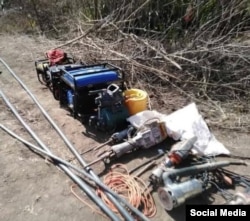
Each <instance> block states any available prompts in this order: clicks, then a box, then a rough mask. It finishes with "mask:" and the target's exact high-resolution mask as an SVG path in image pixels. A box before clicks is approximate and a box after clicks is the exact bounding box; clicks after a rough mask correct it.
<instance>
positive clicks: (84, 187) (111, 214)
mask: <svg viewBox="0 0 250 221" xmlns="http://www.w3.org/2000/svg"><path fill="white" fill-rule="evenodd" d="M0 96H1V97H2V98H3V100H4V102H5V103H6V104H7V106H8V107H9V108H10V109H11V111H12V112H13V114H14V115H15V116H16V118H17V119H18V120H19V121H20V122H21V124H22V125H23V126H24V127H25V128H26V130H27V131H28V132H29V134H30V135H31V136H32V137H33V138H34V139H35V140H36V142H37V143H38V144H39V146H40V147H41V148H42V149H44V150H45V151H46V152H47V153H50V154H51V151H50V150H49V148H48V147H47V146H46V145H45V144H44V143H43V142H42V141H41V140H40V139H39V138H38V136H37V135H36V134H35V132H34V131H33V130H32V129H31V128H30V127H29V126H28V125H27V124H26V123H25V121H24V120H23V119H22V117H21V116H20V115H19V113H18V112H17V111H16V109H15V108H14V107H13V105H12V104H11V103H10V102H9V100H8V99H7V97H6V96H5V95H4V93H3V92H2V91H1V90H0ZM59 167H60V168H61V169H62V170H63V171H64V172H65V173H66V174H67V175H68V176H69V177H70V178H71V179H72V180H73V181H74V182H76V183H77V184H78V185H79V186H80V187H81V189H82V190H83V191H84V192H85V193H86V194H87V195H88V196H89V197H90V198H91V199H92V200H93V201H94V202H95V203H96V204H97V205H98V206H99V207H100V209H101V210H102V211H103V212H104V213H105V214H106V215H107V216H108V217H110V218H111V219H112V220H114V221H118V220H120V219H119V218H118V217H117V215H116V214H114V212H113V211H111V210H110V208H108V207H107V205H106V204H105V203H104V202H103V201H102V200H101V199H100V198H99V197H97V195H96V194H95V193H94V192H93V191H92V190H91V189H90V188H89V186H88V185H87V184H86V183H84V182H83V181H82V180H81V179H80V178H79V177H78V176H76V175H75V174H74V173H72V171H71V170H70V169H69V168H68V167H66V166H65V165H63V164H59Z"/></svg>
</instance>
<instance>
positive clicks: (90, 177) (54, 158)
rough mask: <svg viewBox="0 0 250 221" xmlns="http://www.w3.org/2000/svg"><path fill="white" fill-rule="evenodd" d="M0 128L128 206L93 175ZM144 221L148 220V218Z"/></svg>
mask: <svg viewBox="0 0 250 221" xmlns="http://www.w3.org/2000/svg"><path fill="white" fill-rule="evenodd" d="M0 128H2V129H3V130H4V131H5V132H7V133H8V134H10V135H11V136H13V137H14V138H16V139H17V140H19V141H21V142H22V143H24V144H26V145H28V146H29V147H31V148H32V149H34V150H35V151H38V152H39V153H41V154H44V155H46V156H48V157H50V158H51V159H53V160H56V161H57V162H60V163H62V164H64V165H65V166H67V167H70V168H71V169H73V170H75V171H76V172H78V173H79V174H82V175H84V176H85V177H86V178H88V179H89V180H91V181H93V182H94V183H95V184H97V185H98V186H99V187H100V188H102V189H103V190H105V191H107V192H109V193H110V194H112V195H113V196H114V197H115V198H117V199H118V200H120V201H121V202H122V203H123V204H124V205H126V204H127V202H126V201H125V200H124V199H122V198H121V197H120V196H119V195H118V194H117V193H116V192H114V191H113V190H111V189H109V188H108V187H107V186H106V185H105V184H103V183H102V182H99V181H97V180H96V179H94V178H93V177H92V176H91V175H89V174H88V173H87V172H86V171H84V170H81V169H79V168H78V167H76V166H75V165H73V164H71V163H69V162H67V161H66V160H63V159H61V158H60V157H58V156H56V155H54V154H52V153H49V152H46V151H44V150H43V149H41V148H39V147H37V146H35V145H34V144H32V143H30V142H28V141H26V140H24V139H23V138H21V137H20V136H18V135H17V134H16V133H14V132H13V131H11V130H9V129H8V128H7V127H5V126H4V125H2V124H0ZM144 220H146V221H147V220H148V219H147V218H146V219H144Z"/></svg>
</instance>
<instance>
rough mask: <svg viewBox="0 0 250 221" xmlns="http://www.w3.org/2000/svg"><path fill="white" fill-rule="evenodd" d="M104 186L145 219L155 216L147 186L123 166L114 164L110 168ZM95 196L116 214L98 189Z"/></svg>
mask: <svg viewBox="0 0 250 221" xmlns="http://www.w3.org/2000/svg"><path fill="white" fill-rule="evenodd" d="M103 182H104V184H105V185H106V186H108V187H109V188H110V189H112V190H113V191H114V192H116V193H117V194H119V195H120V196H121V197H123V198H124V199H126V200H127V201H128V202H129V203H130V204H131V205H132V206H134V207H135V208H137V209H139V210H140V211H142V212H143V213H144V215H145V216H147V217H153V216H155V214H156V206H155V202H154V199H153V197H152V196H151V194H150V191H149V190H148V187H147V185H146V184H145V183H144V181H143V180H142V179H140V178H139V177H136V176H133V175H130V174H129V172H128V170H127V168H126V167H125V165H123V164H116V165H114V166H112V167H111V170H110V172H109V173H108V174H107V175H106V176H105V177H104V180H103ZM96 193H97V195H98V196H99V197H101V198H102V200H103V201H104V202H105V203H106V204H107V206H108V207H109V208H110V209H111V210H112V211H114V212H115V213H118V210H117V209H116V207H115V206H114V205H113V204H112V202H110V201H109V199H108V198H107V196H106V195H105V193H104V192H103V191H102V190H101V189H100V188H99V189H97V191H96Z"/></svg>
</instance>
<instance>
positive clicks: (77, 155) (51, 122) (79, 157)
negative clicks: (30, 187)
mask: <svg viewBox="0 0 250 221" xmlns="http://www.w3.org/2000/svg"><path fill="white" fill-rule="evenodd" d="M0 61H1V62H2V63H3V64H4V65H5V67H6V68H7V69H8V70H9V72H10V73H11V74H12V75H13V77H14V78H15V79H16V80H17V81H18V82H19V84H20V85H21V86H22V87H23V88H24V90H25V91H26V92H27V93H28V94H29V95H30V97H31V98H32V100H33V101H34V102H35V103H36V105H37V106H38V108H39V109H40V110H41V112H42V113H43V115H44V116H45V118H46V119H47V120H48V121H49V122H50V124H51V125H52V126H53V127H54V129H55V130H56V131H57V133H58V134H59V135H60V137H61V138H62V139H63V141H64V142H65V144H66V145H67V146H68V148H69V149H70V151H71V152H72V153H73V154H74V155H75V157H76V158H77V159H78V161H79V162H80V163H81V165H82V166H83V167H86V165H87V163H86V162H84V160H83V159H82V157H81V155H80V154H79V153H78V152H77V151H76V149H75V148H74V147H73V145H72V144H71V143H70V142H69V140H68V139H67V137H66V136H65V135H64V134H63V132H62V131H61V130H60V128H59V127H58V126H57V125H56V124H55V122H54V121H53V120H52V118H51V117H50V116H49V115H48V113H47V112H46V111H45V110H44V108H43V107H42V106H41V105H40V103H39V102H38V101H37V99H36V98H35V96H34V95H33V94H32V93H31V92H30V90H29V89H28V88H27V86H26V85H25V84H24V83H23V82H22V81H21V79H20V78H19V77H18V76H17V75H16V74H15V73H14V72H13V71H12V70H11V68H10V67H9V66H8V65H7V64H6V62H5V61H4V60H3V59H1V58H0ZM85 170H86V171H88V172H89V173H90V174H91V175H92V176H93V177H94V178H95V179H96V180H97V181H98V182H101V180H100V178H99V177H98V176H97V175H96V174H95V173H94V172H93V170H92V169H91V168H90V167H86V168H85ZM107 196H108V197H109V199H110V200H111V201H112V203H114V205H115V206H116V207H117V209H118V210H119V212H120V213H121V214H122V215H123V216H124V217H125V219H126V221H129V220H131V221H134V219H133V217H131V215H130V214H129V213H128V212H127V210H126V209H125V208H123V206H121V205H120V203H119V202H117V201H116V200H115V199H114V198H113V197H112V196H111V195H110V194H107ZM119 201H123V204H125V205H126V206H127V207H128V208H129V209H130V210H131V211H132V212H133V213H135V214H136V215H137V216H138V217H140V218H141V220H148V218H147V217H146V216H145V215H144V214H143V213H142V212H140V211H139V210H138V209H137V208H135V207H133V206H131V205H130V204H129V203H127V202H126V201H124V200H123V199H122V198H121V197H120V199H119Z"/></svg>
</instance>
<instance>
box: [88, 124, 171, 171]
mask: <svg viewBox="0 0 250 221" xmlns="http://www.w3.org/2000/svg"><path fill="white" fill-rule="evenodd" d="M166 137H167V132H166V126H165V123H163V122H161V121H159V120H158V119H157V120H156V119H153V120H152V121H151V122H148V123H146V124H144V126H142V127H141V128H139V129H138V130H137V131H136V132H135V133H134V136H133V137H132V138H130V137H129V138H128V139H127V140H126V141H125V142H123V143H120V144H116V145H113V146H111V148H110V150H108V151H106V152H104V153H101V154H100V155H98V158H97V159H96V160H94V161H93V162H90V163H89V164H87V166H86V167H88V166H91V165H93V164H95V163H97V162H99V161H104V162H105V163H109V162H110V159H111V158H119V157H121V156H122V155H124V154H125V153H129V152H131V151H135V150H137V149H140V148H143V149H148V148H150V147H152V146H155V145H156V144H159V143H160V142H162V141H163V140H165V138H166Z"/></svg>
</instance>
